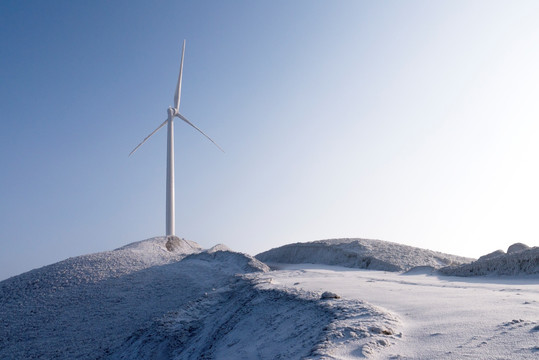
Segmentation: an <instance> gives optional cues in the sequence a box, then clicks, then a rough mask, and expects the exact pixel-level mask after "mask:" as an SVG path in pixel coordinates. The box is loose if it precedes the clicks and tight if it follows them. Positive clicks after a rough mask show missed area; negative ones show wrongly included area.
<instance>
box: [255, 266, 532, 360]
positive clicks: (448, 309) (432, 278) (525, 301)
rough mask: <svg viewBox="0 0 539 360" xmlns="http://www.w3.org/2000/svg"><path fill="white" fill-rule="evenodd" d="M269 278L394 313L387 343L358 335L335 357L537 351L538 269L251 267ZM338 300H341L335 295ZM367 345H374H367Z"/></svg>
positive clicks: (524, 355)
mask: <svg viewBox="0 0 539 360" xmlns="http://www.w3.org/2000/svg"><path fill="white" fill-rule="evenodd" d="M256 276H257V278H259V279H260V280H263V279H270V278H271V279H272V282H273V284H274V286H276V287H282V288H285V289H287V288H288V289H296V290H298V291H319V292H321V291H330V292H333V293H335V294H339V295H340V296H341V297H342V299H343V301H350V300H354V299H356V300H357V299H361V301H368V302H369V303H371V304H376V306H377V307H378V308H379V309H381V311H382V312H384V311H385V312H387V313H391V314H394V315H393V316H395V317H397V318H398V319H399V320H398V323H395V325H396V326H395V325H393V327H392V328H393V329H394V330H393V331H398V332H402V336H401V337H399V336H393V337H390V338H389V339H387V341H388V342H389V344H388V345H387V346H380V347H376V348H373V349H372V350H371V348H368V349H367V351H365V349H364V347H365V346H366V345H365V344H362V343H361V342H360V341H355V342H354V341H349V342H348V343H347V344H342V345H341V346H335V347H334V348H333V349H332V350H331V351H330V355H331V356H332V358H336V359H355V358H358V357H360V356H359V355H358V352H357V349H361V352H359V354H363V355H365V356H367V357H370V358H373V359H465V358H469V359H515V358H518V359H536V358H537V354H538V351H539V348H538V346H539V332H538V330H537V329H538V328H539V285H538V283H539V277H537V276H519V277H501V276H497V277H480V278H477V277H476V278H456V277H445V276H438V275H425V274H399V273H394V272H382V271H366V270H355V269H350V268H344V267H335V266H328V265H305V264H290V265H281V269H279V270H276V271H272V272H270V273H265V274H259V275H256ZM335 301H336V302H338V301H339V300H335ZM369 350H371V351H370V352H369Z"/></svg>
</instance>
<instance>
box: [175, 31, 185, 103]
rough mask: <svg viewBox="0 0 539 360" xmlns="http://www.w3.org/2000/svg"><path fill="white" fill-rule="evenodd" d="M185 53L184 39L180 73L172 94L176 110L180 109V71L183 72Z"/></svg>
mask: <svg viewBox="0 0 539 360" xmlns="http://www.w3.org/2000/svg"><path fill="white" fill-rule="evenodd" d="M184 54H185V39H184V40H183V48H182V60H181V62H180V75H178V86H176V93H175V94H174V108H175V109H176V112H178V111H180V96H181V95H182V72H183V55H184Z"/></svg>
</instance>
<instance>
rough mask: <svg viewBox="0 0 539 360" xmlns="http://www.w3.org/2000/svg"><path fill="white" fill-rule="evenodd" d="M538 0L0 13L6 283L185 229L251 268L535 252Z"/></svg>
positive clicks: (0, 233) (32, 4)
mask: <svg viewBox="0 0 539 360" xmlns="http://www.w3.org/2000/svg"><path fill="white" fill-rule="evenodd" d="M537 18H539V3H537V2H535V1H512V2H507V1H499V2H497V1H446V2H443V1H437V2H432V1H407V2H402V1H378V2H374V1H372V2H367V1H364V2H360V1H272V2H252V1H230V2H222V1H197V2H188V1H160V2H142V1H114V2H106V1H92V2H84V1H48V2H44V1H25V2H20V1H2V2H1V3H0V48H1V49H2V56H0V84H1V85H0V114H1V128H2V131H1V133H0V165H1V168H2V171H1V172H0V198H1V201H0V222H1V226H0V246H1V248H2V251H1V252H0V264H2V265H1V267H0V279H1V278H6V277H8V276H12V275H16V274H18V273H21V272H23V271H27V270H30V269H32V268H35V267H39V266H43V265H46V264H50V263H52V262H55V261H59V260H62V259H65V258H67V257H70V256H77V255H81V254H86V253H90V252H97V251H103V250H110V249H114V248H117V247H119V246H122V245H125V244H127V243H130V242H133V241H137V240H142V239H145V238H149V237H152V236H157V235H163V234H164V229H165V219H164V215H165V187H164V184H165V150H166V131H165V130H162V131H161V132H160V133H158V134H156V135H155V136H154V137H153V138H152V139H151V140H150V141H148V142H147V143H146V144H144V146H143V147H142V148H141V149H139V151H137V153H136V154H135V155H134V156H131V157H129V158H128V157H127V155H128V154H129V152H130V151H131V150H132V148H133V147H134V146H135V145H137V144H138V143H139V142H140V141H141V140H142V139H143V138H144V137H145V136H146V135H147V134H148V133H150V132H151V131H152V130H153V129H154V128H155V127H157V126H158V125H159V124H160V123H161V122H162V121H164V120H165V119H166V109H167V107H168V106H170V105H172V103H173V94H174V86H175V82H176V79H177V74H178V69H179V59H180V51H181V42H182V40H183V39H186V40H187V46H186V54H185V64H184V78H183V87H182V102H181V112H182V113H183V114H184V115H185V116H186V117H188V118H189V119H190V120H192V121H193V122H194V123H195V124H197V125H198V126H199V127H200V128H202V129H203V130H204V131H205V132H206V133H208V134H209V135H210V136H211V137H212V138H214V139H215V140H216V141H217V142H218V143H219V144H220V145H221V146H222V147H223V148H224V149H225V151H226V153H225V154H223V153H221V152H220V151H219V150H217V149H216V148H215V147H214V146H213V145H212V144H211V143H209V142H208V141H207V140H206V139H204V138H203V137H202V136H200V134H198V133H197V132H196V131H194V130H193V129H191V128H189V127H188V126H186V125H185V124H180V123H177V126H176V133H175V136H176V141H175V146H176V232H177V235H179V236H181V237H185V238H188V239H190V240H194V241H196V242H198V243H200V244H201V245H202V246H204V247H210V246H212V245H214V244H216V243H224V244H226V245H228V246H229V247H231V248H232V249H235V250H238V251H243V252H247V253H251V254H256V253H258V252H261V251H264V250H267V249H269V248H272V247H276V246H280V245H283V244H286V243H291V242H298V241H311V240H317V239H324V238H336V237H364V238H376V239H383V240H388V241H394V242H399V243H403V244H408V245H412V246H419V247H423V248H429V249H433V250H439V251H445V252H450V253H454V254H459V255H466V256H473V257H477V256H480V255H482V254H484V253H487V252H490V251H493V250H496V249H499V248H502V249H506V248H507V246H509V245H510V244H512V243H514V242H517V241H518V242H524V243H527V244H528V245H538V238H539V226H538V224H539V222H538V221H537V219H538V218H539V207H538V206H537V204H539V190H538V188H537V184H538V183H539V170H538V165H537V157H538V155H539V145H538V144H539V142H538V141H537V139H538V138H539V124H538V121H537V120H538V115H539V101H537V99H538V98H539V68H538V67H537V64H538V63H539V23H538V22H537V21H536V20H537Z"/></svg>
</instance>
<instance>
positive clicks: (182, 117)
mask: <svg viewBox="0 0 539 360" xmlns="http://www.w3.org/2000/svg"><path fill="white" fill-rule="evenodd" d="M176 116H177V117H179V118H180V119H182V120H183V121H185V122H186V123H188V124H189V125H191V126H192V127H194V128H195V129H197V130H198V131H199V132H200V133H201V134H202V135H204V136H205V137H206V138H208V140H210V141H211V142H212V143H213V145H215V146H217V147H218V148H219V150H221V151H222V152H225V151H224V150H223V149H222V148H221V147H220V146H219V145H217V143H216V142H215V141H213V139H212V138H211V137H209V136H208V135H206V134H204V131H202V130H200V129H199V128H197V127H196V126H195V125H194V124H193V123H192V122H190V121H189V120H187V119H186V118H185V116H183V115H182V114H180V113H178V114H176Z"/></svg>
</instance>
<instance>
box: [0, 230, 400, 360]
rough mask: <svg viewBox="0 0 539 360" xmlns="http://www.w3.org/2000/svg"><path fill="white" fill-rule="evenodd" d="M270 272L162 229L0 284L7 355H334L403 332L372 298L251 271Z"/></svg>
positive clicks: (1, 339)
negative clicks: (294, 285)
mask: <svg viewBox="0 0 539 360" xmlns="http://www.w3.org/2000/svg"><path fill="white" fill-rule="evenodd" d="M268 271H269V268H268V267H267V266H266V265H265V264H263V263H261V262H260V261H259V260H257V259H255V258H253V257H251V256H249V255H246V254H241V253H236V252H232V251H230V250H228V248H227V247H226V246H224V245H217V246H215V247H213V248H211V249H209V250H207V251H203V250H202V249H201V248H200V246H199V245H198V244H196V243H193V242H189V241H186V240H180V239H173V240H172V241H170V240H169V241H167V239H166V238H164V237H160V238H153V239H148V240H145V241H140V242H137V243H133V244H130V245H127V246H124V247H122V248H120V249H116V250H114V251H106V252H102V253H97V254H91V255H85V256H79V257H74V258H70V259H67V260H65V261H62V262H59V263H56V264H53V265H49V266H45V267H43V268H40V269H36V270H32V271H30V272H27V273H24V274H21V275H19V276H15V277H12V278H10V279H7V280H4V281H2V282H0V359H201V358H205V359H322V358H324V359H327V358H332V357H328V356H331V354H333V353H335V351H337V350H336V349H338V348H340V346H341V344H342V342H344V341H345V340H346V342H347V343H349V342H350V341H352V340H353V341H355V343H357V344H358V346H362V347H364V350H365V352H366V353H372V352H374V351H376V349H378V348H381V347H384V346H388V345H389V344H390V340H391V339H397V338H398V336H400V335H399V334H398V333H397V330H396V328H397V327H398V320H397V318H396V317H395V316H394V315H392V314H390V313H389V312H387V311H385V310H381V309H378V308H376V307H375V306H372V305H370V304H368V303H366V302H364V301H359V300H337V299H332V298H331V296H330V297H329V298H327V296H326V298H325V299H322V297H321V293H319V292H310V291H298V290H294V289H292V290H287V289H282V288H279V289H276V288H274V287H273V285H272V284H271V283H270V282H268V281H265V280H264V281H259V280H258V279H257V277H256V276H251V277H249V276H247V275H248V274H257V273H264V272H268ZM333 358H334V357H333Z"/></svg>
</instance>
